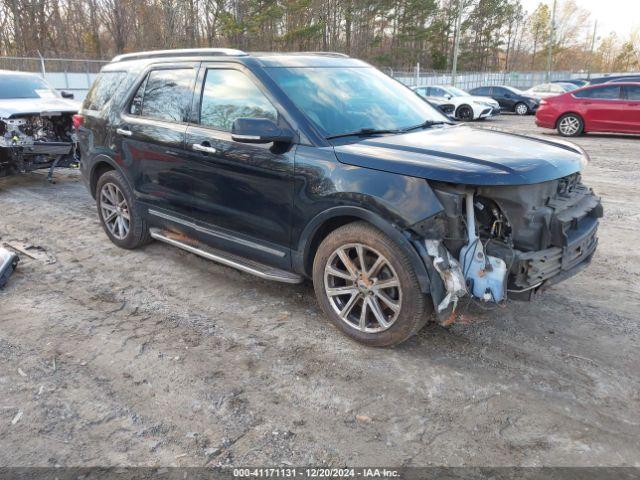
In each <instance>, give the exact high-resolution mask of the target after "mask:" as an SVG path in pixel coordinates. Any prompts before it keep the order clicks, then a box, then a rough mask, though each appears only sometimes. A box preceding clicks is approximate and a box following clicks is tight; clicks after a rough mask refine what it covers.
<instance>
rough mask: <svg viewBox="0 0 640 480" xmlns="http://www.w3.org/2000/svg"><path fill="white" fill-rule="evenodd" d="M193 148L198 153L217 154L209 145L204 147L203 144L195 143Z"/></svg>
mask: <svg viewBox="0 0 640 480" xmlns="http://www.w3.org/2000/svg"><path fill="white" fill-rule="evenodd" d="M191 148H193V149H194V150H195V151H196V152H203V153H216V149H215V148H213V147H209V146H207V145H202V144H201V143H194V144H193V145H191Z"/></svg>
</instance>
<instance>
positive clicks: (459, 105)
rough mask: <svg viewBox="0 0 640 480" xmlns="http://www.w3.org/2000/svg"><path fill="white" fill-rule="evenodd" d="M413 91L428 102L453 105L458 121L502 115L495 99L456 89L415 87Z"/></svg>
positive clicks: (431, 86) (430, 86)
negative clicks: (434, 101) (431, 100)
mask: <svg viewBox="0 0 640 480" xmlns="http://www.w3.org/2000/svg"><path fill="white" fill-rule="evenodd" d="M413 90H415V92H416V93H417V94H418V95H420V96H421V97H424V98H426V99H427V100H430V99H438V100H446V101H448V102H449V103H452V104H453V105H454V106H455V112H454V115H455V118H457V119H458V120H479V119H485V118H488V117H492V116H494V115H498V114H499V113H500V105H499V104H498V102H496V101H495V100H494V99H493V98H490V97H477V96H474V95H469V94H468V93H467V92H465V91H464V90H460V89H459V88H456V87H450V86H441V85H428V86H419V87H413Z"/></svg>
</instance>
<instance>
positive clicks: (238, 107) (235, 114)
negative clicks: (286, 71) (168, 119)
mask: <svg viewBox="0 0 640 480" xmlns="http://www.w3.org/2000/svg"><path fill="white" fill-rule="evenodd" d="M277 116H278V113H277V111H276V109H275V108H274V107H273V105H271V102H269V100H268V99H267V97H265V96H264V94H263V93H262V92H261V91H260V90H259V89H258V87H257V86H256V85H255V84H254V83H253V82H252V81H251V79H249V78H248V77H247V76H246V75H245V74H243V73H242V72H239V71H237V70H218V69H211V70H207V76H206V79H205V82H204V87H203V89H202V102H201V105H200V123H201V124H202V125H208V126H210V127H215V128H218V129H220V130H231V125H233V121H234V120H235V119H236V118H240V117H251V118H270V119H271V120H273V121H276V119H277Z"/></svg>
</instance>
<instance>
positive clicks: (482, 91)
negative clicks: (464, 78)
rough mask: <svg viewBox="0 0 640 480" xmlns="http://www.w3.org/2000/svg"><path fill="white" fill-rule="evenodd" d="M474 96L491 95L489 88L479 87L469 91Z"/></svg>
mask: <svg viewBox="0 0 640 480" xmlns="http://www.w3.org/2000/svg"><path fill="white" fill-rule="evenodd" d="M471 93H473V94H474V95H491V87H480V88H474V89H473V90H471Z"/></svg>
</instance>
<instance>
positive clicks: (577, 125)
mask: <svg viewBox="0 0 640 480" xmlns="http://www.w3.org/2000/svg"><path fill="white" fill-rule="evenodd" d="M582 132H584V122H583V121H582V118H580V117H579V116H578V115H576V114H575V113H567V114H566V115H563V116H561V117H560V119H559V120H558V133H559V134H560V135H562V136H563V137H578V136H580V135H582Z"/></svg>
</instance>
